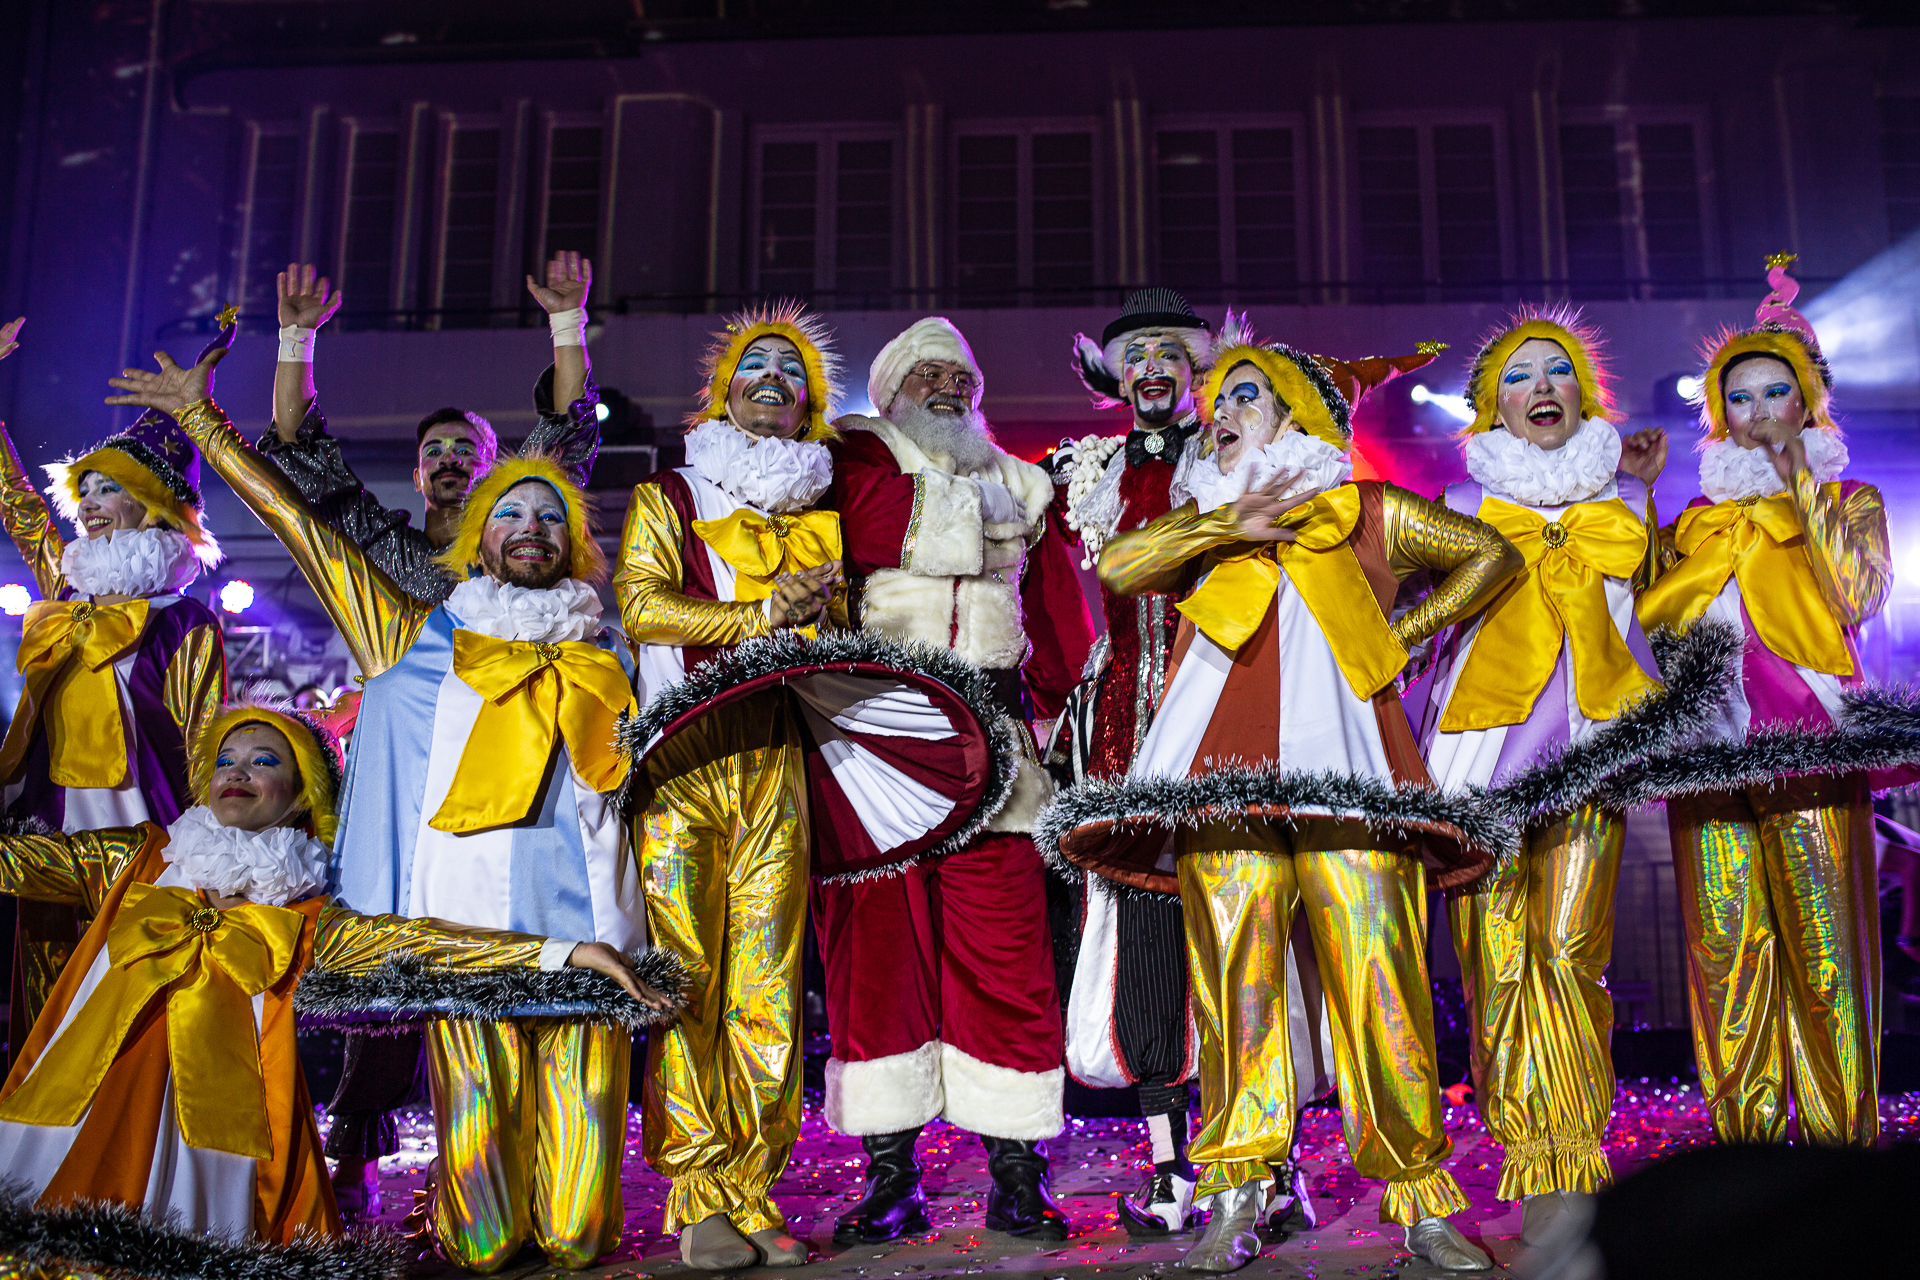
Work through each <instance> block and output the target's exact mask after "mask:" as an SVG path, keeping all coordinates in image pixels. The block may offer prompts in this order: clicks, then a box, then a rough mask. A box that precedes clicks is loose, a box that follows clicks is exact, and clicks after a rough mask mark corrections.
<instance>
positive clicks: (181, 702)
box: [161, 622, 227, 747]
mask: <svg viewBox="0 0 1920 1280" xmlns="http://www.w3.org/2000/svg"><path fill="white" fill-rule="evenodd" d="M161 701H162V702H164V703H165V704H166V708H167V714H168V715H170V716H172V717H173V722H174V723H175V724H177V725H179V726H180V737H181V739H182V740H183V741H185V742H186V743H187V744H188V746H189V747H191V746H192V744H193V741H194V739H196V738H198V737H199V736H200V730H201V729H203V728H204V727H206V725H207V723H208V722H209V721H210V720H212V719H213V718H214V716H216V715H218V714H219V713H220V708H221V707H222V706H224V705H226V701H227V646H226V641H225V640H224V639H223V638H222V636H221V634H220V624H219V623H218V622H207V623H204V624H202V625H201V626H197V627H195V628H194V629H193V630H191V631H189V632H187V634H186V635H184V636H182V637H181V639H180V647H179V648H177V649H175V650H174V651H173V657H172V658H171V659H170V660H169V661H168V662H167V674H166V683H165V684H164V685H163V686H162V688H161Z"/></svg>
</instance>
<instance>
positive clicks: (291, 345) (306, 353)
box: [280, 324, 320, 364]
mask: <svg viewBox="0 0 1920 1280" xmlns="http://www.w3.org/2000/svg"><path fill="white" fill-rule="evenodd" d="M319 332H320V331H319V330H318V329H302V328H301V327H300V326H299V325H297V324H289V325H283V326H282V327H281V329H280V363H282V364H289V363H293V362H296V361H297V362H299V363H300V364H312V363H313V338H314V335H315V334H317V333H319Z"/></svg>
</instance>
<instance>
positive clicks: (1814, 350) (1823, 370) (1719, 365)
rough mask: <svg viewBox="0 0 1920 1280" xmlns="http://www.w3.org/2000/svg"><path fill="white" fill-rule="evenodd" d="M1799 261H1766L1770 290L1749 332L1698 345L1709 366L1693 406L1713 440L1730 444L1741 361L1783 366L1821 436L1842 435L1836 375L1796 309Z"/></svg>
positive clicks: (1784, 257) (1786, 257) (1781, 256)
mask: <svg viewBox="0 0 1920 1280" xmlns="http://www.w3.org/2000/svg"><path fill="white" fill-rule="evenodd" d="M1797 256H1798V255H1796V254H1791V253H1776V254H1774V255H1773V256H1772V257H1770V258H1768V259H1767V283H1768V284H1769V285H1770V286H1771V290H1770V292H1768V294H1767V296H1766V298H1765V299H1764V300H1763V301H1762V302H1761V303H1760V307H1759V310H1758V312H1757V313H1756V315H1755V319H1756V320H1757V321H1758V322H1759V323H1757V324H1755V325H1754V327H1753V328H1751V329H1742V330H1739V331H1737V332H1736V331H1735V330H1732V329H1722V330H1721V331H1720V332H1719V333H1717V334H1715V335H1713V337H1711V338H1708V339H1707V340H1706V341H1705V342H1703V343H1701V344H1700V355H1701V357H1702V358H1704V359H1705V360H1706V362H1707V368H1706V372H1704V373H1702V374H1701V375H1700V390H1699V391H1698V392H1697V393H1696V395H1695V397H1694V404H1695V406H1696V407H1697V408H1698V409H1699V410H1700V425H1701V426H1703V427H1705V428H1706V429H1707V438H1708V439H1709V440H1724V439H1726V438H1727V397H1726V390H1725V380H1726V374H1727V366H1728V365H1730V364H1732V363H1733V362H1734V361H1735V360H1738V359H1739V358H1740V357H1741V356H1772V357H1773V358H1774V359H1776V360H1781V361H1784V362H1785V363H1786V365H1787V367H1788V368H1789V369H1792V370H1793V376H1794V378H1795V379H1796V380H1797V381H1798V382H1799V383H1800V395H1801V398H1802V399H1804V400H1805V401H1806V402H1807V410H1808V411H1809V412H1810V413H1811V414H1812V415H1813V425H1815V426H1816V427H1819V428H1820V429H1821V430H1822V431H1838V430H1839V429H1840V427H1839V425H1838V424H1837V423H1835V422H1834V420H1833V370H1832V369H1830V368H1828V367H1827V358H1826V357H1825V356H1824V355H1822V354H1821V353H1820V339H1819V337H1818V336H1817V335H1815V333H1814V332H1813V325H1812V323H1811V322H1810V321H1808V319H1807V318H1806V317H1805V316H1803V315H1801V314H1800V313H1799V312H1798V311H1796V310H1794V308H1793V300H1794V298H1795V297H1796V296H1797V295H1798V294H1799V292H1800V282H1799V281H1798V280H1795V279H1794V278H1793V277H1792V276H1790V275H1788V274H1787V268H1788V267H1789V266H1791V265H1792V264H1793V262H1794V259H1795V258H1796V257H1797Z"/></svg>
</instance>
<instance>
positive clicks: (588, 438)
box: [527, 252, 600, 489]
mask: <svg viewBox="0 0 1920 1280" xmlns="http://www.w3.org/2000/svg"><path fill="white" fill-rule="evenodd" d="M592 289H593V263H592V262H590V261H589V260H587V259H586V258H583V257H581V256H580V255H579V254H577V253H564V252H563V253H556V254H554V255H553V261H552V262H549V263H548V264H547V278H546V283H545V284H541V283H539V282H537V281H536V280H534V278H533V277H532V276H528V277H527V292H528V293H531V294H532V295H533V296H534V300H535V301H537V302H538V303H539V304H540V306H541V309H542V310H544V311H545V312H546V313H547V327H548V328H549V329H551V330H552V332H553V363H552V364H551V365H550V366H548V368H547V370H546V371H545V372H544V373H542V374H541V375H540V379H539V381H538V382H536V383H535V384H534V387H533V407H534V410H535V412H537V413H538V414H539V415H540V421H539V422H538V423H537V424H535V426H534V428H533V433H532V434H531V435H529V436H528V437H527V447H528V448H530V449H538V450H540V451H541V452H542V453H549V454H553V455H555V456H556V457H558V458H559V459H560V461H561V462H562V464H564V465H565V466H566V468H567V469H568V470H569V471H571V472H572V473H573V478H574V482H575V483H577V484H578V485H580V487H581V488H583V489H584V488H585V487H586V485H587V480H588V478H589V477H590V476H591V475H592V474H593V460H594V458H595V456H596V455H598V454H599V452H600V414H599V409H600V389H599V388H598V387H596V386H594V384H593V361H592V359H591V358H590V357H589V356H588V354H587V310H586V308H587V294H588V293H589V292H591V291H592Z"/></svg>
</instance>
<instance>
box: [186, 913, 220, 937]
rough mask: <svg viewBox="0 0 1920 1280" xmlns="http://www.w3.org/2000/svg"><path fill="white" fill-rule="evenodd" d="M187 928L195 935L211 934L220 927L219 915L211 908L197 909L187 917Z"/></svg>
mask: <svg viewBox="0 0 1920 1280" xmlns="http://www.w3.org/2000/svg"><path fill="white" fill-rule="evenodd" d="M187 927H188V928H189V929H192V930H193V931H194V932H195V933H212V932H213V931H214V930H215V929H217V928H219V927H220V913H219V912H218V911H215V910H214V909H213V908H212V907H200V908H197V909H196V910H195V911H194V913H193V914H192V915H190V916H188V917H187Z"/></svg>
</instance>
